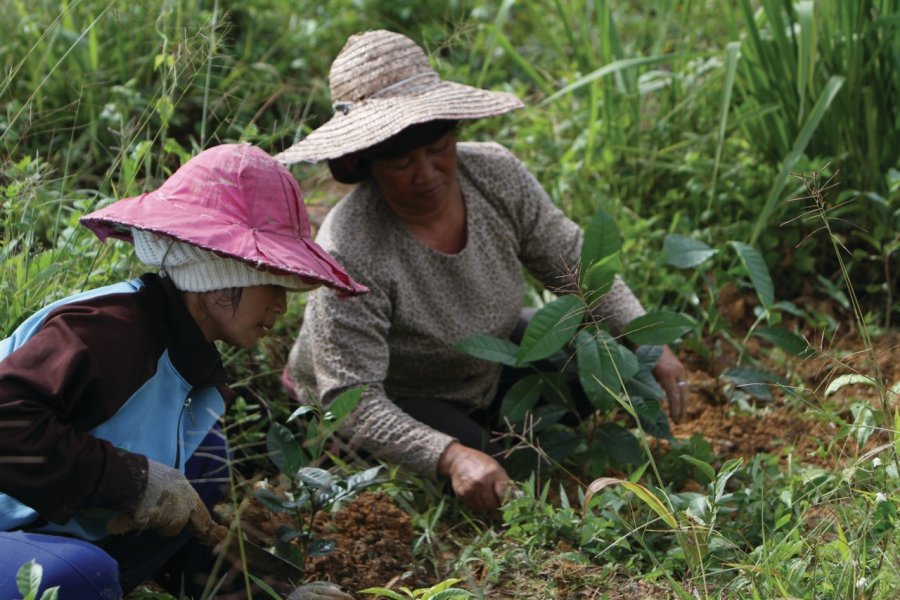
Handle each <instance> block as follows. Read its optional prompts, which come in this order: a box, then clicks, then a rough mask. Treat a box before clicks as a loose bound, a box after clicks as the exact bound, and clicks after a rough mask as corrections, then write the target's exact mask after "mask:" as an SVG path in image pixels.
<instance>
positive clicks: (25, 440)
mask: <svg viewBox="0 0 900 600" xmlns="http://www.w3.org/2000/svg"><path fill="white" fill-rule="evenodd" d="M129 329H134V327H133V326H131V327H129V323H128V322H123V321H122V319H121V318H112V319H111V320H108V321H105V320H104V319H103V315H98V314H95V313H92V312H91V311H77V310H76V311H74V312H73V313H71V314H68V313H64V314H51V316H50V317H49V318H48V319H47V321H46V322H45V323H44V324H43V325H42V327H41V329H40V331H38V332H37V333H36V334H35V335H34V336H33V337H32V338H31V339H30V340H28V341H27V342H26V343H25V344H24V345H23V346H21V347H20V348H19V349H18V350H16V351H15V352H13V353H12V354H10V355H9V356H7V357H6V358H5V359H4V360H3V361H2V362H0V428H2V434H0V457H2V460H0V488H2V489H0V491H3V492H5V493H7V494H9V495H10V496H12V497H13V498H15V499H16V500H19V501H20V502H23V503H25V504H27V505H28V506H30V507H31V508H33V509H35V510H36V511H37V512H38V513H40V515H41V516H42V517H44V518H45V519H47V520H49V521H53V522H57V523H62V522H65V521H67V520H68V519H69V518H71V517H72V516H73V515H74V514H75V513H76V512H77V511H79V510H82V509H86V508H107V509H113V510H125V509H128V508H131V507H133V506H135V505H136V504H137V502H138V501H139V499H140V497H141V495H142V494H143V490H144V487H145V485H146V468H147V460H146V458H145V457H143V456H141V455H137V454H132V453H129V452H126V451H123V450H119V449H116V448H114V447H113V446H112V445H111V444H109V443H108V442H106V441H104V440H100V439H97V438H95V437H94V436H92V435H91V434H90V433H87V431H89V430H90V429H92V428H93V427H95V426H97V425H98V424H99V423H100V422H102V421H103V420H105V418H106V416H108V414H107V413H110V411H112V412H115V409H116V408H117V407H118V404H117V400H116V396H118V395H119V393H118V392H119V391H120V390H119V388H122V387H123V386H124V387H128V386H130V385H132V384H131V383H129V380H130V379H131V378H133V376H135V375H136V374H137V373H138V372H139V371H140V370H141V365H138V364H129V363H128V356H129V353H128V352H124V353H123V352H122V348H123V342H122V340H123V337H122V336H127V334H128V332H129ZM143 342H144V341H143V340H141V339H130V340H129V344H128V346H129V347H141V344H142V343H143ZM99 344H105V345H107V347H106V349H105V351H104V352H99V353H98V352H96V351H95V350H96V349H97V346H98V345H99ZM131 354H135V353H131ZM113 356H118V357H119V360H116V361H115V364H113V358H112V357H113ZM126 397H127V396H126ZM118 402H121V401H118Z"/></svg>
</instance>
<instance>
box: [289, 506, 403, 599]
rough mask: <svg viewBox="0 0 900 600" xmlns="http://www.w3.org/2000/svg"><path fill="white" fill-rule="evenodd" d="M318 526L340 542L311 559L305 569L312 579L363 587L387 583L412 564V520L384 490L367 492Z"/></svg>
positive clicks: (349, 587)
mask: <svg viewBox="0 0 900 600" xmlns="http://www.w3.org/2000/svg"><path fill="white" fill-rule="evenodd" d="M316 525H317V529H318V530H319V535H320V536H321V537H325V538H328V539H332V540H334V541H335V542H336V543H337V546H336V547H335V549H334V551H333V552H330V553H328V554H326V555H325V556H319V557H316V558H313V559H311V560H310V564H309V565H307V568H306V572H307V575H309V576H310V577H311V578H312V579H319V580H325V579H327V580H329V581H333V582H335V583H337V584H339V585H342V586H344V587H345V588H347V589H351V590H359V589H364V588H367V587H373V586H385V585H386V584H387V583H389V582H390V581H391V580H392V579H394V578H397V577H400V576H402V575H403V574H404V572H406V571H408V570H410V568H411V565H412V564H413V558H412V541H413V529H412V522H411V520H410V517H409V515H408V514H406V513H405V512H403V511H402V510H400V509H399V508H398V507H397V505H396V504H394V502H393V501H392V500H391V499H390V498H389V497H388V496H387V495H385V494H382V493H379V492H365V493H362V494H360V495H359V496H358V497H357V498H356V499H355V500H353V501H352V502H351V503H350V504H348V505H347V506H345V507H344V508H343V509H341V510H340V511H339V512H337V513H335V514H333V515H327V518H325V519H323V520H321V521H317V523H316Z"/></svg>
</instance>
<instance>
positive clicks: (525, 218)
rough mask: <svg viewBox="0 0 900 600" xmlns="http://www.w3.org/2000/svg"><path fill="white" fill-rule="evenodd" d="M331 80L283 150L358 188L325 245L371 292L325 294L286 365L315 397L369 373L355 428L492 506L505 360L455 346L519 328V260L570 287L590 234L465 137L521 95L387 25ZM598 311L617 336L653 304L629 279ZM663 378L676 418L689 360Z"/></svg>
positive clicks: (360, 437)
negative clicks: (470, 123) (443, 69)
mask: <svg viewBox="0 0 900 600" xmlns="http://www.w3.org/2000/svg"><path fill="white" fill-rule="evenodd" d="M329 84H330V89H331V98H332V102H333V103H334V108H335V113H334V116H333V117H332V118H331V119H330V120H329V121H328V122H327V123H325V124H324V125H322V126H321V127H319V128H318V129H316V130H315V131H313V132H312V133H310V134H309V136H307V137H306V138H305V139H304V140H302V141H300V142H299V143H297V144H294V145H293V146H291V147H290V148H288V149H287V150H286V151H285V152H283V153H282V154H280V155H278V156H276V158H279V159H281V160H282V161H284V162H286V163H291V162H296V161H307V162H317V161H322V160H326V161H328V165H329V167H330V169H331V172H332V174H333V175H334V177H335V178H336V179H338V180H339V181H342V182H344V183H358V184H359V185H358V186H357V187H356V188H355V189H354V190H353V191H352V192H351V193H350V194H349V195H348V196H346V197H345V198H344V199H343V200H341V201H340V202H339V203H338V204H337V206H336V207H335V208H334V209H333V210H332V211H331V212H330V213H329V215H328V217H327V218H326V220H325V222H324V223H323V225H322V227H321V229H320V231H319V234H318V237H317V241H319V242H320V243H321V244H322V245H323V247H325V248H326V249H328V251H329V252H331V253H333V254H334V256H336V257H337V258H338V259H339V260H340V261H341V263H342V264H343V265H344V266H345V267H346V268H347V269H348V271H349V272H351V273H353V274H354V276H355V277H357V278H358V279H359V280H360V281H362V282H364V283H365V284H366V285H367V286H368V287H369V288H370V290H371V291H370V293H369V294H366V295H365V296H361V297H359V298H354V299H351V300H350V301H347V302H337V301H335V300H334V298H333V297H332V296H331V295H329V294H322V293H313V294H311V295H310V299H309V301H308V304H307V307H306V314H305V316H304V323H303V328H302V330H301V332H300V336H299V338H298V340H297V343H296V344H295V346H294V350H293V352H292V353H291V357H290V361H289V368H288V371H287V375H288V376H289V379H290V380H292V382H293V385H294V387H295V389H296V391H297V392H298V395H299V396H300V397H301V398H304V397H308V396H310V395H312V396H313V397H317V398H319V399H320V400H321V401H322V402H323V403H324V404H325V405H327V404H328V403H329V402H330V401H332V400H333V399H334V398H335V397H336V396H337V395H338V394H340V393H341V392H342V391H344V390H346V389H348V388H352V387H356V386H365V387H366V391H365V393H364V394H363V396H362V399H361V401H360V403H359V405H358V406H357V408H356V410H355V411H354V413H353V414H352V415H351V417H350V419H349V420H348V421H347V422H346V425H345V428H344V431H343V433H344V434H346V435H348V436H351V437H352V439H353V440H354V441H356V442H357V443H358V444H359V445H361V447H362V448H363V449H365V450H367V451H368V452H370V453H372V454H374V455H375V456H377V457H379V458H382V459H385V460H388V461H390V462H394V463H398V464H401V465H404V466H406V467H408V468H410V469H412V470H414V471H416V472H418V473H420V474H423V475H427V476H432V477H438V476H443V477H446V478H448V479H449V480H450V482H451V484H452V487H453V490H454V492H455V493H456V494H457V496H459V497H460V498H461V499H462V501H463V502H465V503H466V504H467V505H469V506H470V507H472V508H475V509H481V510H490V509H493V508H496V507H497V506H498V505H499V503H500V501H501V498H502V496H503V490H504V488H505V485H506V482H507V480H508V476H507V473H506V471H505V469H504V467H503V466H502V465H501V464H500V462H498V461H497V460H496V459H495V458H494V457H493V456H492V454H493V451H495V450H497V449H498V448H497V444H493V445H492V444H489V443H488V439H489V437H490V436H489V429H488V428H489V427H490V426H491V425H493V423H491V422H489V421H488V420H487V419H486V418H485V413H486V412H487V413H489V412H491V410H492V409H493V408H495V407H497V406H498V404H499V403H498V394H497V390H498V384H499V380H500V375H501V369H500V367H499V366H498V365H497V364H495V363H489V362H486V361H482V360H479V359H476V358H473V357H471V356H468V355H466V354H464V353H462V352H461V351H459V350H457V349H456V348H455V345H456V344H457V343H458V342H459V341H461V340H463V339H465V338H466V337H469V336H471V335H475V334H490V335H493V336H495V337H500V338H508V337H510V336H511V335H512V334H513V333H514V330H515V329H516V327H517V323H519V319H520V314H521V312H522V305H523V300H524V292H525V279H524V275H523V272H522V268H523V267H525V268H526V269H527V270H528V271H529V272H530V273H531V274H532V275H533V276H534V277H535V278H537V279H538V280H540V281H541V282H542V283H543V284H544V285H545V286H546V287H548V288H549V289H560V288H561V287H562V286H563V285H565V284H567V283H569V282H570V281H571V267H573V266H577V264H578V258H579V256H580V252H581V245H582V239H583V238H582V232H581V230H580V228H579V227H578V226H577V225H576V224H575V223H573V222H572V221H571V220H569V219H568V218H566V216H565V215H564V214H563V213H562V212H561V211H560V210H559V209H558V208H557V207H555V206H554V205H553V203H552V202H551V201H550V199H549V198H548V197H547V194H546V193H545V192H544V190H543V189H542V188H541V186H540V184H539V183H538V182H537V180H536V179H535V178H534V177H533V176H532V175H531V174H530V173H529V172H528V170H527V169H526V168H525V166H524V165H523V164H522V163H521V162H520V161H519V160H518V159H517V158H516V157H515V156H513V155H512V154H511V153H510V152H509V151H507V150H506V149H504V148H502V147H501V146H499V145H497V144H492V143H458V142H457V139H456V123H457V122H458V121H460V120H463V119H477V118H482V117H488V116H491V115H499V114H503V113H506V112H509V111H512V110H515V109H518V108H520V107H521V106H522V103H521V102H520V101H519V100H518V99H517V98H515V97H514V96H512V95H511V94H508V93H502V92H492V91H487V90H481V89H476V88H473V87H469V86H466V85H461V84H457V83H452V82H448V81H442V80H441V79H440V77H438V75H437V73H435V71H434V70H433V69H432V68H431V66H430V64H429V62H428V57H427V56H426V55H425V53H424V52H423V51H422V49H421V48H420V47H419V46H417V45H416V44H415V43H414V42H413V41H412V40H410V39H409V38H407V37H405V36H402V35H400V34H397V33H392V32H389V31H369V32H366V33H363V34H357V35H354V36H352V37H351V38H350V39H349V40H348V41H347V43H346V45H345V46H344V48H343V49H342V50H341V52H340V54H338V56H337V58H336V59H335V60H334V63H333V64H332V66H331V72H330V74H329ZM596 312H597V316H598V317H600V318H604V319H606V321H607V322H608V323H609V325H610V327H611V329H612V331H613V333H619V332H621V330H622V329H623V328H624V326H625V325H626V324H627V323H628V322H629V321H631V320H632V319H633V318H635V317H638V316H640V315H642V314H643V308H642V307H641V305H640V303H639V302H638V300H637V299H636V298H635V297H634V295H633V294H632V293H631V291H630V290H629V288H628V287H627V286H626V285H625V284H624V283H623V282H622V281H621V280H617V281H616V282H615V283H614V285H613V286H612V289H611V290H610V292H609V293H608V294H607V296H606V298H605V300H604V302H602V303H601V305H600V307H599V308H598V310H597V311H596ZM654 374H655V375H656V377H657V379H658V380H659V382H660V383H661V385H662V387H663V388H664V389H665V391H666V394H667V396H668V399H669V406H670V410H671V413H672V415H673V416H674V417H675V418H678V417H679V416H680V413H681V412H682V404H683V397H682V390H683V387H682V385H680V384H682V383H683V380H684V374H685V373H684V367H683V366H682V365H681V363H680V362H679V361H678V359H677V358H676V357H675V355H674V354H673V353H672V351H671V350H669V349H668V348H664V350H663V353H662V356H661V358H660V360H659V362H658V363H657V365H656V368H655V369H654ZM586 408H587V409H589V407H586ZM492 446H493V447H492Z"/></svg>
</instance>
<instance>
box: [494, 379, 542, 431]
mask: <svg viewBox="0 0 900 600" xmlns="http://www.w3.org/2000/svg"><path fill="white" fill-rule="evenodd" d="M541 387H542V383H541V376H540V375H538V374H537V373H535V374H533V375H528V376H527V377H523V378H522V379H520V380H519V381H517V382H515V383H514V384H513V385H512V387H510V388H509V390H508V391H507V392H506V395H505V396H503V402H502V403H501V404H500V416H501V417H506V418H507V419H509V422H510V423H514V424H515V423H521V422H522V421H524V420H525V415H526V413H528V412H529V411H531V410H533V409H534V406H535V405H536V404H537V401H538V400H539V399H540V397H541Z"/></svg>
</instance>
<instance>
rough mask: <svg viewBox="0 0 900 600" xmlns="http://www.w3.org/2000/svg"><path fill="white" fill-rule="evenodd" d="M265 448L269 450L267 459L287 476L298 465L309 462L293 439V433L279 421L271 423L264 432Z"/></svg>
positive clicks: (301, 465)
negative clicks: (267, 430)
mask: <svg viewBox="0 0 900 600" xmlns="http://www.w3.org/2000/svg"><path fill="white" fill-rule="evenodd" d="M266 448H267V449H268V451H269V460H271V461H272V462H273V463H274V464H275V466H276V467H278V470H279V471H281V472H282V473H284V474H285V475H287V476H289V477H290V476H291V475H292V474H293V473H295V472H296V471H297V469H299V468H300V467H304V466H306V465H307V464H309V460H308V459H307V457H306V454H305V453H304V452H303V449H302V448H301V447H300V444H298V443H297V440H295V439H294V434H292V433H291V430H290V429H288V428H287V427H285V426H284V425H282V424H281V423H272V426H271V427H269V432H268V433H267V434H266Z"/></svg>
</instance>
